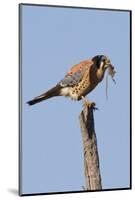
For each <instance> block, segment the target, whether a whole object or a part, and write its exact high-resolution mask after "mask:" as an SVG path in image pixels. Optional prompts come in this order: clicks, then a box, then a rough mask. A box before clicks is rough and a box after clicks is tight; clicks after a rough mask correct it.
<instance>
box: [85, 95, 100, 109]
mask: <svg viewBox="0 0 135 200" xmlns="http://www.w3.org/2000/svg"><path fill="white" fill-rule="evenodd" d="M81 98H82V99H83V101H84V102H83V106H84V107H89V108H90V107H91V108H93V109H94V110H98V108H96V107H95V106H96V104H95V103H94V102H90V101H89V100H88V99H86V98H85V97H84V96H81Z"/></svg>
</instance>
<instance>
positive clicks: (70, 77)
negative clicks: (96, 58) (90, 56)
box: [59, 60, 93, 87]
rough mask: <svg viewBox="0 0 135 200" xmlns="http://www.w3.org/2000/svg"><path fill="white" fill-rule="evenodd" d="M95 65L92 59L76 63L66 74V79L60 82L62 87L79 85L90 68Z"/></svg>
mask: <svg viewBox="0 0 135 200" xmlns="http://www.w3.org/2000/svg"><path fill="white" fill-rule="evenodd" d="M92 65H93V62H92V61H91V60H85V61H82V62H80V63H79V64H77V65H74V66H73V67H72V68H71V70H70V71H69V72H68V73H67V74H66V76H65V77H64V79H62V80H61V81H60V82H59V85H61V86H62V87H67V86H75V85H77V84H78V83H79V82H80V81H81V80H82V78H83V76H84V75H85V72H86V71H87V69H88V68H90V67H91V66H92Z"/></svg>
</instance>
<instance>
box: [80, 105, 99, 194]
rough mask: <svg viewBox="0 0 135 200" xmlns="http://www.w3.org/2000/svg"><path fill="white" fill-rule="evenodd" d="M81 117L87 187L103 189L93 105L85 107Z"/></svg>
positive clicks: (89, 188) (88, 188)
mask: <svg viewBox="0 0 135 200" xmlns="http://www.w3.org/2000/svg"><path fill="white" fill-rule="evenodd" d="M79 118H80V126H81V132H82V139H83V149H84V169H85V179H86V188H85V189H86V190H101V189H102V184H101V175H100V168H99V156H98V148H97V139H96V134H95V127H94V116H93V107H84V109H83V110H82V112H81V114H80V116H79Z"/></svg>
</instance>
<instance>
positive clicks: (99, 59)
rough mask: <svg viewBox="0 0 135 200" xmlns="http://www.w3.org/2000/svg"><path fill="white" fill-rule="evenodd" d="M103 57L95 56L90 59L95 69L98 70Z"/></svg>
mask: <svg viewBox="0 0 135 200" xmlns="http://www.w3.org/2000/svg"><path fill="white" fill-rule="evenodd" d="M103 57H104V55H97V56H95V57H93V58H92V61H93V62H94V64H95V65H96V67H97V68H100V64H101V62H102V59H103Z"/></svg>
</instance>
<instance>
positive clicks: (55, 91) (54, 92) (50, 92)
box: [27, 85, 61, 106]
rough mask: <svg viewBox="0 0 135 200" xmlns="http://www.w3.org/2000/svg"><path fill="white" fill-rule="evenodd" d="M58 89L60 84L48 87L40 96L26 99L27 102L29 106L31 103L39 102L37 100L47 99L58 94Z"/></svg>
mask: <svg viewBox="0 0 135 200" xmlns="http://www.w3.org/2000/svg"><path fill="white" fill-rule="evenodd" d="M60 89H61V86H60V85H56V86H55V87H53V88H52V89H50V90H48V91H47V92H45V93H43V94H41V95H40V96H37V97H35V98H34V99H32V100H30V101H28V102H27V103H28V104H29V105H30V106H31V105H34V104H36V103H39V102H41V101H43V100H46V99H49V98H51V97H54V96H60Z"/></svg>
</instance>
